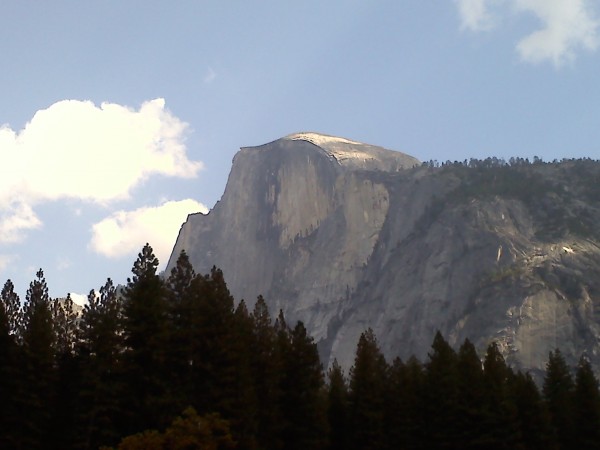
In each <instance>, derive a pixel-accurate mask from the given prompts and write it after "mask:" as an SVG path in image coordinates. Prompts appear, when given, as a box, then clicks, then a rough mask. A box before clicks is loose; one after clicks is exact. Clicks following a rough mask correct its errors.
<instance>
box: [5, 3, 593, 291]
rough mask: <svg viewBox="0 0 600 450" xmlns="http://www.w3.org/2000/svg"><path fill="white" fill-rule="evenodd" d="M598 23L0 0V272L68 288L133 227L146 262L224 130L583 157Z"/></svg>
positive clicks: (466, 153)
mask: <svg viewBox="0 0 600 450" xmlns="http://www.w3.org/2000/svg"><path fill="white" fill-rule="evenodd" d="M599 23H600V5H598V2H597V1H595V0H456V1H454V0H441V1H436V2H424V1H422V0H403V1H398V0H389V1H386V0H381V1H378V0H374V1H368V2H367V1H364V0H362V1H358V0H343V1H342V0H329V1H327V2H322V1H313V0H304V1H302V2H282V1H269V0H265V1H247V0H245V1H233V0H232V1H228V2H224V1H219V0H214V1H212V0H211V1H200V0H198V1H177V2H167V1H152V0H149V1H148V0H147V1H130V0H119V1H116V0H103V1H90V2H81V1H61V0H55V1H52V2H34V1H30V0H6V1H4V2H3V3H2V14H1V15H0V42H1V43H2V50H3V52H2V53H3V67H2V70H1V71H0V99H1V101H0V125H1V128H0V161H1V165H0V280H1V282H2V283H3V282H4V281H5V280H6V279H8V278H10V279H12V280H13V282H14V283H15V285H16V289H17V291H18V292H19V293H20V294H21V296H22V297H23V298H24V296H25V292H26V290H27V287H28V285H29V282H30V281H31V280H32V279H33V276H34V274H35V271H36V270H37V269H38V268H40V267H41V268H43V269H44V272H45V274H46V278H47V280H48V283H49V287H50V294H51V295H52V296H64V295H66V293H67V292H69V291H70V292H73V293H79V294H86V293H87V292H88V291H89V290H90V289H92V288H95V289H97V288H98V287H99V286H100V285H102V284H103V283H104V281H105V280H106V278H107V277H111V278H113V279H114V280H115V282H117V283H124V282H125V280H126V278H127V277H128V276H129V275H130V269H131V266H132V264H133V261H134V260H135V258H136V254H137V252H138V251H139V249H140V248H141V246H142V245H143V244H144V242H146V241H149V242H150V243H151V244H152V245H153V247H154V248H155V250H156V253H157V254H158V256H159V258H160V259H161V261H162V262H163V266H164V264H165V263H166V261H167V259H168V255H169V252H170V248H171V247H172V245H173V243H174V241H175V239H176V235H177V232H178V230H179V226H180V224H181V222H183V221H184V220H185V217H186V215H187V214H188V213H190V212H196V211H205V210H206V209H207V208H210V207H212V206H213V205H214V203H215V202H216V201H217V200H218V199H219V198H220V196H221V195H222V193H223V190H224V188H225V183H226V181H227V176H228V174H229V170H230V167H231V160H232V158H233V156H234V154H235V153H236V151H237V150H238V149H239V147H244V146H252V145H259V144H263V143H266V142H269V141H272V140H274V139H277V138H279V137H282V136H285V135H287V134H290V133H294V132H298V131H317V132H323V133H327V134H332V135H337V136H343V137H347V138H350V139H353V140H358V141H363V142H368V143H371V144H376V145H381V146H384V147H387V148H391V149H395V150H400V151H403V152H405V153H409V154H411V155H413V156H415V157H417V158H419V159H421V160H429V159H437V160H440V161H444V160H463V159H465V158H470V157H479V158H483V157H487V156H498V157H506V158H508V157H510V156H523V157H532V156H534V155H536V156H540V157H542V158H544V159H546V160H552V159H554V158H558V159H560V158H563V157H573V156H574V157H580V156H588V157H591V158H599V157H600V126H599V124H598V121H599V118H600V83H598V74H600V55H599V52H598V46H599V45H600V34H599V33H600V31H599V27H600V25H599ZM225 275H226V276H227V274H225Z"/></svg>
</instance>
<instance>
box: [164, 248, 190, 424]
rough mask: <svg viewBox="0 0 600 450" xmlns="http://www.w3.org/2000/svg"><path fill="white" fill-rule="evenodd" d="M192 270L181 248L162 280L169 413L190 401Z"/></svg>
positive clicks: (178, 409) (180, 408) (183, 406)
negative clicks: (163, 287) (164, 288)
mask: <svg viewBox="0 0 600 450" xmlns="http://www.w3.org/2000/svg"><path fill="white" fill-rule="evenodd" d="M194 278H196V273H195V272H194V269H193V267H192V265H191V263H190V260H189V257H188V255H187V253H186V252H185V251H183V250H182V251H181V253H180V255H179V257H178V258H177V263H176V265H175V267H173V269H172V270H171V274H170V275H169V278H168V279H167V281H166V290H167V301H168V304H167V311H168V322H169V331H168V342H169V343H168V346H169V352H168V353H167V364H166V366H167V368H168V371H169V372H168V380H169V389H170V396H171V397H172V399H173V405H172V407H173V408H174V411H172V412H173V413H174V412H176V411H181V410H182V409H183V408H185V407H186V406H188V405H189V404H190V401H189V396H190V394H191V392H190V386H191V385H192V382H191V379H192V372H193V369H194V368H193V366H192V365H191V364H190V362H191V361H192V360H193V347H194V342H193V337H192V335H191V333H192V329H193V317H194V296H193V294H192V290H191V286H192V282H193V281H194Z"/></svg>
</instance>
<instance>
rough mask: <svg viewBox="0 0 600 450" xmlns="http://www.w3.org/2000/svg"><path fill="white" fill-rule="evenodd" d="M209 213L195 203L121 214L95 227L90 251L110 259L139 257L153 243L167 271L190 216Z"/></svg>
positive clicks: (203, 206)
mask: <svg viewBox="0 0 600 450" xmlns="http://www.w3.org/2000/svg"><path fill="white" fill-rule="evenodd" d="M207 211H208V208H207V207H206V206H205V205H203V204H202V203H198V202H197V201H195V200H191V199H186V200H180V201H170V202H166V203H163V204H162V205H159V206H156V207H144V208H139V209H136V210H133V211H117V212H115V213H113V214H111V215H110V216H109V217H107V218H105V219H104V220H102V221H100V222H98V223H96V224H94V225H93V227H92V239H91V241H90V248H91V249H92V250H94V251H95V252H97V253H100V254H102V255H104V256H106V257H109V258H119V257H121V256H131V255H135V254H136V253H138V252H139V251H140V250H141V248H142V247H143V246H144V244H145V243H146V242H149V243H150V245H151V246H152V248H153V249H154V254H155V255H156V256H157V258H158V259H159V261H160V262H161V264H160V267H161V268H164V267H165V266H166V263H167V261H168V259H169V256H170V255H171V250H172V249H173V244H174V242H175V238H176V237H177V233H178V232H179V228H180V227H181V224H182V223H183V222H185V220H186V218H187V215H188V214H191V213H197V212H203V213H205V212H207Z"/></svg>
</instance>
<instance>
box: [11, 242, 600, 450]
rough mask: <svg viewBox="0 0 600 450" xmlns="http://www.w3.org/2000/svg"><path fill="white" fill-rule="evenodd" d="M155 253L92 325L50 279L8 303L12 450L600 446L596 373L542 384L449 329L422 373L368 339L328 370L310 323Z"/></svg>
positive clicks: (103, 293)
mask: <svg viewBox="0 0 600 450" xmlns="http://www.w3.org/2000/svg"><path fill="white" fill-rule="evenodd" d="M157 266H158V260H157V259H156V257H155V256H154V254H153V251H152V248H151V247H150V246H149V245H146V246H145V247H144V248H143V249H142V251H141V253H140V254H139V255H138V258H137V260H136V261H135V263H134V265H133V269H132V277H131V278H130V279H128V280H127V285H126V286H125V287H124V288H123V289H122V290H121V289H118V288H117V287H116V286H115V285H114V284H113V282H112V281H111V280H110V279H108V280H107V282H106V283H105V285H104V286H102V287H101V288H100V289H99V290H98V292H95V291H93V290H92V291H91V292H90V293H89V296H88V303H87V304H86V305H85V307H84V309H83V312H82V313H81V315H78V314H76V313H75V312H74V310H73V303H72V301H71V299H70V298H69V297H67V299H66V300H61V301H59V300H56V299H51V298H50V297H49V295H48V286H47V284H46V280H45V278H44V274H43V272H42V271H41V270H40V271H39V272H38V273H37V274H36V277H35V279H34V280H33V281H32V282H31V284H30V286H29V289H28V290H27V294H26V297H25V299H24V301H22V302H21V299H20V298H19V296H18V295H17V294H16V293H15V290H14V286H13V284H12V282H11V281H10V280H9V281H7V282H6V283H5V284H4V287H3V289H2V291H1V292H0V299H1V301H0V448H6V449H65V450H68V449H98V448H105V449H108V448H113V449H121V450H133V449H195V448H197V449H248V450H284V449H285V450H287V449H291V450H295V449H324V450H325V449H332V450H333V449H350V450H367V449H373V450H376V449H386V450H387V449H438V448H439V449H496V448H498V449H542V448H543V449H556V450H559V449H571V448H579V449H592V448H600V394H599V391H598V381H597V379H596V377H595V375H594V373H593V370H592V368H591V366H590V364H589V362H588V361H587V360H586V359H584V358H582V359H581V360H580V363H579V366H578V367H577V369H576V371H575V372H572V371H571V369H570V368H569V367H568V366H567V364H566V362H565V360H564V358H563V356H562V355H561V353H560V351H559V350H555V351H553V352H551V353H550V355H549V360H548V363H547V371H546V375H545V378H544V380H543V385H542V386H541V389H540V388H538V386H537V385H536V383H535V382H534V380H533V379H532V377H531V376H530V375H529V374H523V373H521V372H516V373H515V372H514V371H513V370H512V369H511V368H509V367H508V366H507V364H506V363H505V361H504V359H503V357H502V355H501V353H500V351H499V349H498V347H497V346H496V345H495V344H491V345H490V346H489V347H488V349H487V352H486V354H485V355H484V357H483V358H481V357H480V355H478V354H477V351H476V349H475V347H474V346H473V344H472V343H471V342H469V341H468V340H466V341H465V342H464V343H463V344H462V345H461V346H460V348H459V349H458V350H455V349H453V348H452V347H451V346H450V345H449V344H448V343H447V342H446V341H445V340H444V338H443V337H442V335H441V334H440V333H437V334H436V336H435V338H434V340H433V344H432V346H431V351H430V353H429V355H428V358H427V360H426V361H425V362H421V361H419V360H418V359H416V358H414V357H411V358H410V359H408V360H407V361H402V360H401V359H399V358H396V359H394V360H393V361H391V362H390V361H387V360H386V358H385V357H384V355H383V354H382V352H381V351H380V349H379V346H378V343H377V339H376V337H375V335H374V333H373V332H372V330H370V329H369V330H366V331H365V332H364V333H363V334H362V335H361V336H360V339H359V341H358V344H357V348H356V356H355V361H354V365H353V366H352V368H351V369H350V370H349V372H348V373H344V371H343V370H342V368H341V367H340V365H339V364H338V363H337V362H334V363H333V364H332V366H331V367H330V368H329V369H328V370H327V371H326V373H324V370H323V367H322V365H321V363H320V360H319V354H318V352H317V347H316V344H315V343H314V341H313V339H312V338H311V337H310V336H309V335H308V334H307V331H306V329H305V327H304V325H303V324H302V323H301V322H298V323H296V324H294V325H292V324H288V323H286V320H285V317H284V316H283V314H282V313H281V312H280V313H279V314H278V315H277V317H276V318H275V319H274V320H273V318H272V317H271V314H270V312H269V310H268V308H267V304H266V302H265V300H264V299H263V298H262V297H258V299H257V301H256V304H255V306H254V308H253V309H252V311H249V310H248V308H247V307H246V303H245V302H244V301H243V300H242V301H240V302H239V303H237V305H236V302H234V299H233V297H232V296H231V295H230V293H229V291H228V289H227V285H226V283H225V279H224V276H223V273H222V272H221V271H220V270H219V269H217V268H213V269H212V270H211V272H210V273H209V274H206V275H201V274H196V273H195V272H194V270H193V268H192V266H191V264H190V262H189V259H188V257H187V255H186V254H185V252H182V253H181V255H180V256H179V259H178V261H177V265H176V267H174V269H173V270H172V272H171V273H170V274H168V275H167V276H165V277H161V276H159V275H158V274H157Z"/></svg>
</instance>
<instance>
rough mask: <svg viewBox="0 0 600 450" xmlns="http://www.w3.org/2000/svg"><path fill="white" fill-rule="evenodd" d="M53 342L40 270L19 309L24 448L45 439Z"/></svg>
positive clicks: (48, 303) (52, 361) (50, 318)
mask: <svg viewBox="0 0 600 450" xmlns="http://www.w3.org/2000/svg"><path fill="white" fill-rule="evenodd" d="M55 342H56V335H55V332H54V327H53V323H52V312H51V309H50V297H49V295H48V286H47V284H46V279H45V278H44V272H43V271H42V269H40V270H39V271H38V272H37V273H36V278H35V279H34V280H33V281H32V282H31V283H30V285H29V289H28V290H27V295H26V298H25V304H24V307H23V347H24V350H25V356H26V373H25V380H26V383H27V386H28V388H27V390H26V393H25V395H26V397H25V398H24V401H25V407H26V411H27V416H26V418H25V423H24V427H25V428H24V430H23V436H24V438H25V439H26V442H25V445H26V446H27V447H28V448H38V447H39V446H40V445H41V444H42V442H46V441H47V440H48V437H49V432H50V429H49V428H50V427H49V425H50V418H51V417H52V412H51V400H52V394H53V387H54V376H55V371H54V353H55Z"/></svg>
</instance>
